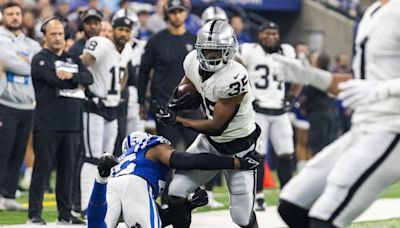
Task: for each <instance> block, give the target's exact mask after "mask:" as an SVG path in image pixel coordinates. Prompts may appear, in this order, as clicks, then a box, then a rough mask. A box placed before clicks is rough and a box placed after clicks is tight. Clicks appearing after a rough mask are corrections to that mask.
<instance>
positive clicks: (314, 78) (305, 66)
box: [271, 54, 332, 91]
mask: <svg viewBox="0 0 400 228" xmlns="http://www.w3.org/2000/svg"><path fill="white" fill-rule="evenodd" d="M271 57H272V59H273V60H274V61H276V62H277V63H279V64H278V65H279V67H278V69H277V70H278V72H280V74H279V75H282V77H283V80H284V81H287V82H293V83H297V84H302V85H308V84H310V85H312V86H314V87H316V88H318V89H320V90H322V91H326V90H327V89H328V88H329V86H330V84H331V82H332V74H331V73H330V72H328V71H325V70H321V69H317V68H315V67H311V66H310V65H309V63H308V61H307V59H306V58H305V56H300V60H298V59H293V58H289V57H285V56H283V55H279V54H272V55H271Z"/></svg>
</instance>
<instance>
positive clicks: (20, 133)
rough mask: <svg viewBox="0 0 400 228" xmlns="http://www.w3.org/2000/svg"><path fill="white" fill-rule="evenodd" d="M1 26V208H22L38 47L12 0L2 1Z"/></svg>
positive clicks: (19, 10) (20, 11) (19, 9)
mask: <svg viewBox="0 0 400 228" xmlns="http://www.w3.org/2000/svg"><path fill="white" fill-rule="evenodd" d="M1 12H2V14H3V25H4V26H2V27H0V48H1V52H0V60H1V61H2V62H3V70H2V77H1V81H0V145H1V149H0V210H1V209H3V210H4V209H5V210H24V209H25V208H24V207H22V205H20V204H19V203H17V202H16V201H15V192H16V190H17V186H18V181H19V175H18V174H19V168H20V167H21V164H22V160H23V158H24V154H25V148H26V145H27V141H28V136H29V132H30V130H31V124H32V114H33V109H34V102H35V94H34V91H33V86H32V80H31V77H30V74H31V72H30V62H31V59H32V57H33V55H35V54H36V53H37V52H38V51H39V50H40V45H39V43H38V42H36V41H34V40H32V39H31V38H29V37H27V36H25V34H24V33H23V32H22V30H21V28H22V21H23V18H22V9H21V7H20V5H19V4H17V3H15V2H8V3H5V4H3V5H2V11H1Z"/></svg>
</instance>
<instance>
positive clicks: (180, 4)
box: [166, 0, 188, 11]
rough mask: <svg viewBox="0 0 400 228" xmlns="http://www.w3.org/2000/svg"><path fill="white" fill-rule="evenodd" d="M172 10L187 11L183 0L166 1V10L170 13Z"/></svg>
mask: <svg viewBox="0 0 400 228" xmlns="http://www.w3.org/2000/svg"><path fill="white" fill-rule="evenodd" d="M174 9H181V10H188V7H187V6H186V4H185V2H184V1H183V0H168V3H167V7H166V10H167V11H171V10H174Z"/></svg>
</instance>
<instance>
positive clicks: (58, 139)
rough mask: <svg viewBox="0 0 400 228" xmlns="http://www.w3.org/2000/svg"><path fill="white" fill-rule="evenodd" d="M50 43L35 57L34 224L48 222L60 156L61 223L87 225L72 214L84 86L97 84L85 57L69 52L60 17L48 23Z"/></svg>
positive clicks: (31, 195)
mask: <svg viewBox="0 0 400 228" xmlns="http://www.w3.org/2000/svg"><path fill="white" fill-rule="evenodd" d="M42 32H43V34H44V41H45V45H44V48H43V49H42V50H41V51H40V52H39V53H38V54H36V55H35V56H34V57H33V59H32V64H31V71H32V78H33V85H34V88H35V94H36V102H37V106H36V111H35V116H34V120H33V146H34V152H35V162H34V164H33V173H32V183H31V186H30V189H29V214H28V217H29V221H28V222H29V223H32V224H45V221H44V220H43V219H42V217H41V212H42V209H43V207H42V203H43V195H44V191H45V187H46V181H47V180H48V178H49V175H50V171H51V168H52V161H53V160H55V161H56V166H57V182H56V201H57V209H58V213H59V215H58V223H60V224H85V222H84V221H82V220H80V219H78V218H75V217H73V216H71V187H72V173H73V169H74V166H75V164H74V163H75V158H74V157H75V155H76V150H77V149H78V148H77V147H78V144H79V140H80V133H81V131H82V122H81V116H82V104H83V99H84V98H85V95H84V91H83V89H81V88H83V87H84V86H88V85H90V84H91V83H93V78H92V75H91V74H90V72H89V71H88V70H86V68H85V67H84V65H83V64H82V63H81V61H80V59H79V58H77V57H73V56H72V55H70V54H68V53H65V52H64V51H63V50H64V46H65V37H64V34H65V31H64V24H63V22H62V21H60V19H59V18H57V17H54V18H50V19H48V20H47V21H45V22H44V23H43V26H42Z"/></svg>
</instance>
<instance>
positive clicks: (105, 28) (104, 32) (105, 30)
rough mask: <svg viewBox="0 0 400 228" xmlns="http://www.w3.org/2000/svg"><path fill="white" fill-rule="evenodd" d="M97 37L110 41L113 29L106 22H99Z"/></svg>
mask: <svg viewBox="0 0 400 228" xmlns="http://www.w3.org/2000/svg"><path fill="white" fill-rule="evenodd" d="M99 36H104V37H107V38H108V39H110V40H111V39H112V36H113V28H112V26H111V24H110V22H108V21H101V29H100V34H99Z"/></svg>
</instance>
